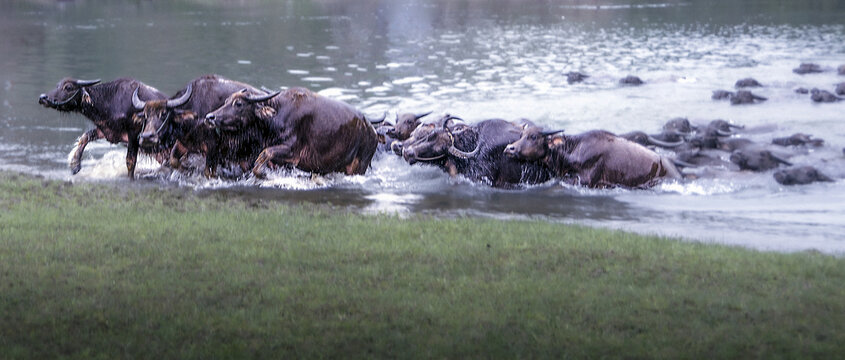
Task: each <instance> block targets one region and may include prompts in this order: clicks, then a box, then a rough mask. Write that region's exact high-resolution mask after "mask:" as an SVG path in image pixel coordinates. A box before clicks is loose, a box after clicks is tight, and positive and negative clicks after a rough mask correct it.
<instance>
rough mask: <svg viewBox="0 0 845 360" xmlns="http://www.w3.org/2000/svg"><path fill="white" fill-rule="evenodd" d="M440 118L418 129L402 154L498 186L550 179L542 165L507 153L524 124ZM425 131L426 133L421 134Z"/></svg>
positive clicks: (410, 161)
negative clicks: (518, 158)
mask: <svg viewBox="0 0 845 360" xmlns="http://www.w3.org/2000/svg"><path fill="white" fill-rule="evenodd" d="M453 119H455V118H454V117H451V116H449V117H446V118H445V120H444V119H441V121H439V122H438V124H437V125H435V126H431V125H434V124H430V125H427V126H426V128H425V129H424V130H421V131H417V132H416V133H415V135H416V136H420V137H418V138H415V139H411V141H407V143H406V144H405V145H403V146H402V150H403V152H402V156H403V157H404V158H405V160H406V161H407V162H408V163H410V164H414V163H416V162H423V163H427V164H432V165H435V166H438V167H440V168H441V169H443V170H444V171H446V172H448V173H449V175H451V176H457V175H463V176H465V177H466V178H468V179H470V180H472V181H480V182H484V183H487V184H488V185H491V186H494V187H498V188H513V187H515V186H518V185H520V184H539V183H543V182H546V181H548V180H549V179H551V174H550V173H549V172H548V171H547V170H546V169H545V168H544V167H542V166H540V165H538V164H534V163H527V162H522V161H518V160H515V159H512V158H510V157H507V156H505V154H504V149H505V147H506V146H507V145H508V144H509V143H511V142H513V141H516V140H517V139H519V135H520V134H521V129H522V127H521V125H519V124H515V123H512V122H509V121H505V120H502V119H490V120H484V121H481V122H479V123H476V124H473V125H466V124H454V123H452V122H451V121H449V120H453ZM422 133H426V134H425V136H422V135H423V134H422Z"/></svg>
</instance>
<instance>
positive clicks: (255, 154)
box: [38, 64, 845, 189]
mask: <svg viewBox="0 0 845 360" xmlns="http://www.w3.org/2000/svg"><path fill="white" fill-rule="evenodd" d="M839 70H840V72H842V71H843V70H842V69H839ZM794 71H795V72H796V73H800V74H805V73H812V72H818V71H823V69H822V68H821V67H819V66H818V65H814V64H801V66H800V67H799V68H796V69H795V70H794ZM566 75H567V78H568V81H569V82H570V83H573V82H579V81H582V80H583V79H585V78H586V77H588V76H587V75H585V74H582V73H576V72H570V73H568V74H566ZM620 83H621V84H623V85H634V86H636V85H641V84H643V82H642V80H640V79H639V78H637V77H635V76H628V77H626V78H624V79H622V80H620ZM760 86H763V85H762V84H760V83H759V82H758V81H756V80H754V79H751V78H747V79H741V80H739V81H737V82H736V84H735V87H736V88H737V89H738V90H737V91H736V92H731V91H726V90H717V91H715V92H714V93H713V96H712V98H713V99H715V100H721V99H728V100H731V102H732V103H734V104H752V103H755V102H759V101H765V100H766V99H765V98H763V97H760V96H757V95H755V94H752V93H751V92H750V91H749V90H747V89H748V88H754V87H760ZM841 87H842V88H843V89H839V88H838V87H837V92H840V95H841V92H845V85H843V86H841ZM840 90H841V91H840ZM808 93H812V96H811V97H812V99H813V100H814V101H823V102H829V101H838V99H839V98H838V97H837V96H836V95H833V94H831V93H829V92H827V91H824V90H819V89H813V90H812V91H808ZM816 98H820V99H821V100H816ZM38 102H39V103H40V104H42V105H43V106H45V107H48V108H52V109H55V110H58V111H61V112H76V113H80V114H82V115H83V116H85V117H86V118H88V119H89V120H91V121H92V122H93V123H94V126H95V127H94V128H93V129H91V130H89V131H87V132H85V133H83V134H82V135H81V136H80V137H79V139H78V140H77V144H76V147H75V148H74V152H73V153H72V154H71V156H70V169H71V173H72V174H76V173H78V172H79V171H80V169H81V159H82V154H83V151H84V150H85V146H86V145H87V144H88V143H89V142H90V141H94V140H98V139H106V140H107V141H109V142H110V143H113V144H117V143H121V144H126V146H127V152H126V168H127V172H128V176H129V178H130V179H134V177H135V165H136V160H137V155H138V152H141V153H143V154H145V155H148V156H149V157H151V158H153V159H155V160H156V161H157V162H158V163H160V164H162V166H163V167H169V168H171V169H173V170H177V171H193V170H194V169H191V168H189V167H187V166H185V165H184V164H185V159H186V157H187V156H189V155H198V156H201V157H202V158H204V159H205V162H204V165H200V166H198V167H199V169H197V171H201V172H202V173H203V174H204V175H205V176H206V177H218V176H220V172H219V171H220V170H221V169H229V170H231V169H234V170H231V171H233V173H234V175H231V174H230V175H229V176H234V177H249V176H254V177H256V178H263V177H265V176H266V174H267V171H268V170H272V169H276V168H297V169H300V170H302V171H305V172H309V173H312V174H318V175H322V174H328V173H343V174H346V175H360V174H364V173H365V172H366V171H367V170H368V169H369V167H370V166H371V162H372V160H373V157H374V156H375V155H376V153H384V154H395V155H398V156H401V157H402V158H403V159H404V160H405V161H407V162H408V163H409V164H416V163H424V164H429V165H432V166H436V167H439V168H441V169H442V170H443V171H444V172H446V173H448V174H449V175H451V176H458V175H460V176H463V177H465V178H467V179H469V180H471V181H475V182H480V183H484V184H487V185H490V186H494V187H497V188H518V187H521V186H524V185H530V184H540V183H544V182H547V181H550V180H553V179H554V180H558V181H562V182H564V183H569V184H572V185H576V186H584V187H590V188H616V187H621V188H630V189H638V188H648V187H651V186H653V185H655V184H657V183H659V182H661V181H664V180H676V179H683V178H690V177H696V176H700V172H697V171H696V169H699V168H712V167H717V168H721V169H728V170H729V171H769V170H775V171H774V173H773V177H774V179H775V180H776V181H777V182H779V183H781V184H784V185H796V184H807V183H811V182H817V181H833V179H832V178H831V177H829V176H827V175H825V174H823V173H822V172H821V171H819V170H818V169H816V168H814V167H812V166H810V165H799V166H793V164H792V163H791V162H790V161H789V159H788V157H789V154H790V151H789V150H788V149H790V148H796V147H801V148H812V147H819V146H822V145H823V140H822V139H818V138H814V137H813V136H811V135H807V134H802V133H797V134H794V135H792V136H789V137H784V138H776V139H773V140H772V142H771V143H767V144H763V143H757V142H754V141H751V140H749V139H748V138H745V137H742V136H741V135H738V134H741V133H742V132H743V127H742V126H741V125H736V124H731V123H729V122H728V121H725V120H713V121H711V122H710V123H708V124H703V125H699V126H695V125H694V124H691V123H690V122H689V121H688V120H687V119H685V118H676V119H672V120H669V121H668V122H667V123H666V124H665V125H664V126H663V128H662V129H661V130H660V131H659V132H658V133H653V134H647V133H646V132H643V131H634V132H629V133H626V134H621V135H616V134H613V133H611V132H608V131H604V130H593V131H587V132H584V133H580V134H568V133H565V132H564V131H563V130H559V129H545V128H543V127H542V126H540V125H537V124H535V123H533V122H532V121H530V120H527V119H520V120H516V121H507V120H503V119H487V120H482V121H478V122H475V123H466V122H464V121H463V120H462V119H461V118H459V117H457V116H453V115H449V114H446V115H442V116H439V117H436V119H435V118H433V117H430V116H429V115H431V113H430V112H425V113H416V114H414V113H399V114H397V116H396V118H395V120H393V121H392V122H391V121H388V120H386V114H385V116H383V117H381V118H380V119H370V118H368V117H367V116H365V115H364V114H363V113H361V112H360V111H358V110H357V109H355V108H354V107H352V106H350V105H348V104H346V103H343V102H340V101H337V100H332V99H329V98H326V97H324V96H321V95H319V94H316V93H314V92H311V91H309V90H307V89H304V88H291V89H287V90H284V91H271V90H268V89H264V88H256V87H254V86H251V85H249V84H245V83H242V82H238V81H234V80H229V79H226V78H223V77H221V76H218V75H203V76H200V77H198V78H196V79H194V80H192V81H191V82H189V83H188V84H187V85H186V86H185V88H184V89H182V90H179V91H178V92H176V94H174V95H173V96H171V97H168V96H167V95H165V94H163V93H161V92H160V91H158V90H156V89H155V88H153V87H151V86H149V85H146V84H144V83H142V82H140V81H138V80H135V79H131V78H120V79H116V80H113V81H110V82H105V83H103V82H101V81H100V80H78V79H72V78H65V79H63V80H61V81H60V82H59V83H58V85H57V86H56V88H55V89H53V90H51V91H49V92H47V93H45V94H41V96H40V97H39V99H38ZM427 117H430V118H432V119H430V120H428V121H426V120H425V119H426V118H427Z"/></svg>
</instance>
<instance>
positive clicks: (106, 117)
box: [38, 78, 167, 179]
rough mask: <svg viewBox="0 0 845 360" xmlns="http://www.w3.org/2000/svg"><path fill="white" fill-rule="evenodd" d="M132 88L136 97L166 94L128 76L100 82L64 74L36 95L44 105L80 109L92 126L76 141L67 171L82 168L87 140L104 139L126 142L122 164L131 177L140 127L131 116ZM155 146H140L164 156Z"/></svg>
mask: <svg viewBox="0 0 845 360" xmlns="http://www.w3.org/2000/svg"><path fill="white" fill-rule="evenodd" d="M136 90H137V93H138V98H140V99H145V100H161V99H166V98H167V95H165V94H163V93H161V92H160V91H158V90H156V89H155V88H153V87H150V86H148V85H146V84H144V83H142V82H140V81H138V80H135V79H131V78H120V79H117V80H114V81H110V82H107V83H100V80H77V79H71V78H65V79H62V81H59V84H58V85H56V88H55V89H53V90H52V91H50V92H48V93H46V94H41V96H39V98H38V103H40V104H42V105H44V106H45V107H49V108H53V109H56V110H59V111H62V112H77V113H80V114H82V115H84V116H85V117H87V118H88V119H89V120H91V121H92V122H93V123H94V125H95V126H96V127H95V128H94V129H91V130H88V131H87V132H85V133H84V134H82V136H80V137H79V139H78V140H77V141H76V144H77V146H76V151H75V152H74V154H73V156H72V157H71V161H70V172H71V174H76V173H78V172H79V170H80V169H81V168H82V152H83V151H84V150H85V146H86V145H88V142H90V141H95V140H98V139H106V140H107V141H108V142H110V143H112V144H117V143H125V144H127V150H126V168H127V170H128V173H129V178H130V179H132V178H134V176H135V159H136V158H137V154H138V150H139V146H138V134H139V133H140V131H141V128H140V126H137V125H136V124H135V123H134V122H133V120H132V116H133V115H134V114H135V107H134V106H132V94H133V92H135V91H136ZM159 150H160V149H157V150H155V151H154V152H152V153H148V152H146V151H144V150H142V152H145V153H148V154H151V155H153V156H154V157H155V158H156V160H158V161H159V162H161V161H164V159H166V157H167V153H166V151H159Z"/></svg>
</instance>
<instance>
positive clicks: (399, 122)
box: [376, 111, 431, 151]
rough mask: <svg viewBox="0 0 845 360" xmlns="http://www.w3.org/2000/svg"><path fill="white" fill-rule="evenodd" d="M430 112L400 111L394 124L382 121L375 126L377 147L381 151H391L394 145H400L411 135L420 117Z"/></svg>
mask: <svg viewBox="0 0 845 360" xmlns="http://www.w3.org/2000/svg"><path fill="white" fill-rule="evenodd" d="M429 114H431V112H430V111H429V112H426V113H422V114H412V113H402V114H397V115H396V124H390V123H388V122H386V121H385V122H384V123H383V124H382V125H381V126H379V127H378V128H376V132H377V133H378V134H379V143H380V144H383V145H384V147H383V148H382V145H379V149H380V150H381V151H393V149H394V148H395V147H396V146H400V145H399V144H401V143H402V142H403V141H405V140H407V139H408V138H409V137H411V132H412V131H414V129H416V128H417V127H418V126H420V124H421V123H422V121H421V120H420V119H422V118H424V117H426V116H428V115H429Z"/></svg>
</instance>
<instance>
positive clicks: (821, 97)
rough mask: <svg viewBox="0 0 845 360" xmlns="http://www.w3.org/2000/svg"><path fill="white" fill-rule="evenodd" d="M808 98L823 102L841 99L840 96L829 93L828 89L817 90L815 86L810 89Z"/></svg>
mask: <svg viewBox="0 0 845 360" xmlns="http://www.w3.org/2000/svg"><path fill="white" fill-rule="evenodd" d="M810 99H812V100H813V101H814V102H824V103H831V102H837V101H841V100H842V98H841V97H838V96H836V95H833V93H831V92H830V91H827V90H819V89H816V88H813V89H812V90H810Z"/></svg>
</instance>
